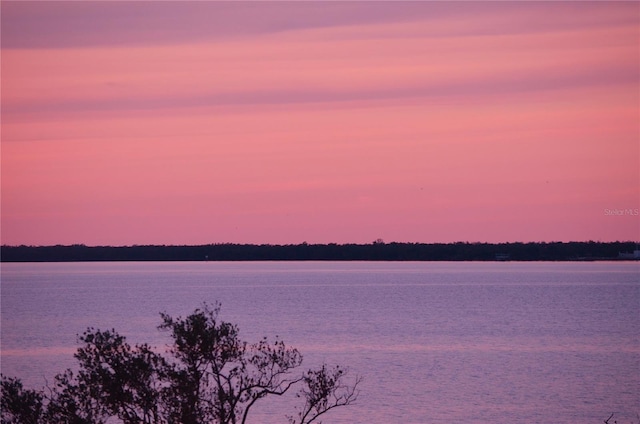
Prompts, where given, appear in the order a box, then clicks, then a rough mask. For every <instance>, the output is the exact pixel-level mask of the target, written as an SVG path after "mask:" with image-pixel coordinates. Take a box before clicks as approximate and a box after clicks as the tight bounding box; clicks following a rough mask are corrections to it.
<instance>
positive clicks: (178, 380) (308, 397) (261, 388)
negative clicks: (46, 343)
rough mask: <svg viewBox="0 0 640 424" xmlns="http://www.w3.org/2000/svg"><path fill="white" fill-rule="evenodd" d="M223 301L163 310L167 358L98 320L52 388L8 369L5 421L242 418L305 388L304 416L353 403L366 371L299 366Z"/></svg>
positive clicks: (302, 423)
mask: <svg viewBox="0 0 640 424" xmlns="http://www.w3.org/2000/svg"><path fill="white" fill-rule="evenodd" d="M219 311H220V307H219V305H216V306H215V307H213V308H211V307H209V306H207V305H204V306H203V307H202V308H200V309H196V310H195V311H194V312H193V313H192V314H191V315H189V316H187V317H186V318H181V317H178V318H173V317H171V316H170V315H168V314H161V317H162V324H161V325H160V326H159V328H160V329H162V330H166V331H168V332H169V333H170V335H171V338H172V340H173V344H172V346H171V348H170V349H169V351H168V352H167V356H166V357H165V356H163V355H161V354H158V353H156V352H155V351H154V350H153V349H151V347H150V346H148V345H147V344H141V345H135V346H131V345H129V344H128V343H127V342H126V339H125V338H124V337H123V336H121V335H119V334H118V333H116V332H115V330H109V331H100V330H96V329H93V328H89V329H88V330H87V331H86V332H85V333H84V334H82V335H81V336H80V337H79V339H80V342H81V343H82V346H81V347H80V348H78V351H77V353H76V354H75V358H76V359H77V360H78V371H77V372H76V373H74V372H72V371H71V370H67V371H65V372H64V373H62V374H60V375H58V376H57V377H56V379H55V383H54V386H53V387H49V388H48V391H47V392H46V393H45V392H44V391H34V390H26V389H24V388H23V387H22V383H21V382H20V381H19V380H17V379H15V378H8V377H5V376H3V377H2V393H1V394H2V411H1V413H2V415H1V416H2V424H4V423H7V424H9V423H11V424H27V423H44V424H53V423H68V424H103V423H107V422H108V423H113V422H119V423H123V424H173V423H182V424H200V423H219V424H237V423H246V422H248V416H249V411H250V410H251V407H252V406H253V405H255V403H256V402H257V401H259V400H260V399H263V398H265V397H267V396H279V395H283V394H285V393H286V392H287V391H289V389H290V388H292V387H294V386H297V387H300V389H299V392H298V394H297V396H298V397H299V398H301V399H302V402H304V403H303V406H302V407H301V409H300V410H299V411H298V412H299V414H298V417H297V418H296V419H294V418H293V417H290V418H289V419H290V422H291V423H295V424H309V423H312V422H314V421H315V420H316V419H317V418H318V417H320V416H321V415H323V414H325V413H326V412H328V411H330V410H332V409H334V408H336V407H339V406H346V405H349V404H352V403H353V402H354V401H355V400H356V398H357V387H358V385H359V383H360V381H361V380H360V378H359V377H356V378H355V379H354V380H353V381H352V382H351V384H348V383H346V382H345V372H344V371H343V370H342V369H341V368H340V367H335V368H328V367H327V366H326V365H323V366H322V367H321V368H320V369H317V370H308V371H306V372H305V373H302V374H300V373H296V371H295V370H296V369H297V368H299V367H300V365H301V364H302V355H301V354H300V353H299V352H298V351H297V350H296V349H293V348H290V347H287V346H286V345H285V344H284V342H283V341H281V340H275V341H272V342H270V341H269V340H267V339H266V338H264V339H262V340H260V341H259V342H257V343H253V344H250V343H248V342H245V341H242V340H241V339H240V338H239V331H238V328H237V326H235V325H234V324H231V323H228V322H224V321H220V320H219V319H218V314H219Z"/></svg>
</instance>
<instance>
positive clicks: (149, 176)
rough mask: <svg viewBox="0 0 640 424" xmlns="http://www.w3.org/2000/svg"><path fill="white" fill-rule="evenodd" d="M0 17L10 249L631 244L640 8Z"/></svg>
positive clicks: (143, 10) (542, 5)
mask: <svg viewBox="0 0 640 424" xmlns="http://www.w3.org/2000/svg"><path fill="white" fill-rule="evenodd" d="M0 12H1V15H0V16H1V26H0V28H1V29H0V31H1V34H0V35H1V39H0V44H1V62H0V63H1V161H2V163H1V189H2V192H1V233H0V234H1V235H0V238H1V241H2V244H5V245H19V244H26V245H52V244H74V243H81V244H87V245H118V246H120V245H135V244H137V245H142V244H208V243H256V244H262V243H266V244H297V243H302V242H308V243H370V242H372V241H373V240H376V239H383V240H384V241H386V242H391V241H396V242H421V243H436V242H457V241H468V242H516V241H522V242H529V241H549V242H550V241H588V240H594V241H616V240H624V241H627V240H631V241H640V217H639V216H638V208H640V189H639V187H640V163H639V162H640V151H639V144H640V143H639V137H640V78H639V77H640V72H639V71H640V3H638V2H623V3H616V2H590V3H587V2H471V3H465V2H329V1H326V2H268V1H262V2H97V1H91V2H55V1H48V2H28V1H26V2H25V1H20V2H17V1H16V2H14V1H2V3H1V4H0Z"/></svg>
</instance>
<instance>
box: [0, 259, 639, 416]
mask: <svg viewBox="0 0 640 424" xmlns="http://www.w3.org/2000/svg"><path fill="white" fill-rule="evenodd" d="M638 266H639V264H638V263H629V262H626V263H623V262H610V263H606V262H587V263H513V262H504V263H450V262H439V263H429V262H427V263H416V262H412V263H380V262H374V263H371V262H251V263H246V262H244V263H243V262H241V263H230V262H223V263H220V262H199V263H185V262H182V263H179V262H173V263H166V262H165V263H123V262H120V263H61V264H2V268H1V271H2V286H1V303H2V304H1V306H2V309H1V313H2V327H1V329H2V335H1V341H2V345H1V347H2V356H1V359H2V363H1V365H2V373H4V374H7V375H12V376H18V377H20V378H22V379H23V381H24V382H25V383H26V384H27V385H28V386H31V387H38V388H39V387H42V386H43V385H44V384H45V379H46V380H48V381H51V379H52V377H53V375H55V374H56V373H57V372H59V371H62V370H63V369H65V368H67V367H72V366H73V365H74V362H73V358H72V354H73V352H74V351H75V348H76V347H77V345H76V334H78V333H82V332H83V331H84V330H85V329H86V327H88V326H93V327H97V328H102V329H106V328H115V329H116V330H118V331H119V332H120V333H121V334H124V335H126V336H127V337H128V338H129V340H130V341H131V342H143V341H149V342H151V344H153V345H156V346H164V345H165V343H166V339H165V338H164V337H165V335H164V334H163V333H160V332H158V331H157V330H156V326H157V324H159V315H158V313H159V312H160V311H166V312H168V313H170V314H172V315H183V316H184V315H185V314H188V313H190V312H191V311H192V310H193V309H194V308H196V307H197V306H199V305H201V303H202V302H203V301H207V302H211V303H212V302H215V301H220V302H222V318H223V319H225V320H227V321H231V322H236V323H238V324H239V326H240V330H241V334H242V335H243V336H244V338H245V339H248V340H249V341H257V340H258V339H259V338H260V337H262V336H263V335H269V336H275V335H278V336H280V337H281V338H283V339H284V340H285V342H287V343H288V344H289V345H292V346H295V347H297V348H299V349H300V350H301V352H302V353H303V355H304V357H305V364H304V365H307V366H312V365H314V364H318V363H321V362H322V361H326V362H327V363H339V364H344V365H348V366H349V367H350V369H351V370H352V372H354V373H358V374H361V375H362V376H364V378H365V380H364V382H363V384H362V386H361V396H360V398H359V399H358V403H357V404H356V405H354V406H350V407H348V408H343V409H342V410H336V411H335V413H334V414H333V415H330V416H328V417H327V419H326V420H325V422H326V423H438V422H442V423H452V422H457V423H460V422H462V423H474V422H477V423H488V422H491V423H515V422H527V423H534V422H540V423H542V422H544V423H601V422H602V421H603V420H604V419H605V418H607V417H608V416H609V414H610V413H611V412H614V411H616V412H618V414H617V415H616V417H617V420H618V423H623V422H624V423H628V422H631V421H632V420H633V421H634V422H637V418H636V414H637V413H640V282H639V271H640V270H639V268H638ZM286 402H287V400H286V399H283V400H282V403H286ZM279 403H280V401H278V402H276V403H275V404H271V403H270V404H269V405H266V404H265V405H262V408H260V409H259V410H256V411H255V415H254V416H253V418H254V419H253V421H252V422H254V423H282V422H286V420H285V419H283V417H284V414H285V413H288V412H291V411H289V410H280V411H278V408H279V407H281V406H283V405H280V404H279Z"/></svg>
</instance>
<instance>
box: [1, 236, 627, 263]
mask: <svg viewBox="0 0 640 424" xmlns="http://www.w3.org/2000/svg"><path fill="white" fill-rule="evenodd" d="M636 246H637V243H636V242H632V241H627V242H619V241H618V242H606V243H603V242H594V241H589V242H550V243H545V242H532V243H466V242H458V243H395V242H394V243H385V242H383V241H382V240H380V239H378V240H376V241H374V242H373V243H371V244H336V243H329V244H308V243H300V244H288V245H273V244H260V245H257V244H233V243H221V244H206V245H195V246H175V245H134V246H86V245H83V244H74V245H56V246H24V245H22V246H8V245H3V246H2V247H1V249H0V261H2V262H73V261H207V260H209V261H275V260H278V261H299V260H316V261H323V260H327V261H494V260H514V261H573V260H613V259H618V258H620V253H625V252H633V251H634V250H635V249H637V247H636Z"/></svg>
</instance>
